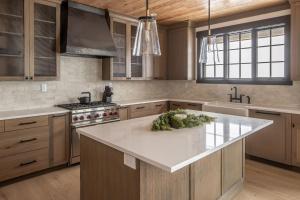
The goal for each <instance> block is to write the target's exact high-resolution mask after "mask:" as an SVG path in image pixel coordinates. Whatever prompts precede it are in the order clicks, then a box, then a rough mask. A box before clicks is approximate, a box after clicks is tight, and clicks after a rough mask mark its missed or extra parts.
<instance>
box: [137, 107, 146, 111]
mask: <svg viewBox="0 0 300 200" xmlns="http://www.w3.org/2000/svg"><path fill="white" fill-rule="evenodd" d="M144 108H145V107H144V106H142V107H137V108H136V109H137V110H140V109H144Z"/></svg>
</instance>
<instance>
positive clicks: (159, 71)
mask: <svg viewBox="0 0 300 200" xmlns="http://www.w3.org/2000/svg"><path fill="white" fill-rule="evenodd" d="M158 36H159V42H160V50H161V56H154V58H153V59H154V60H153V79H154V80H166V79H167V58H168V51H167V44H168V43H167V29H166V28H165V27H162V26H159V27H158Z"/></svg>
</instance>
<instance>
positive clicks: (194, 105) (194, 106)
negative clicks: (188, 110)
mask: <svg viewBox="0 0 300 200" xmlns="http://www.w3.org/2000/svg"><path fill="white" fill-rule="evenodd" d="M188 106H193V107H195V106H197V105H196V104H190V103H189V104H188Z"/></svg>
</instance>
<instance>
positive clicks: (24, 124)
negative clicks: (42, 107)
mask: <svg viewBox="0 0 300 200" xmlns="http://www.w3.org/2000/svg"><path fill="white" fill-rule="evenodd" d="M4 123H5V131H15V130H24V129H27V128H35V127H41V126H48V116H47V115H46V116H38V117H26V118H19V119H10V120H5V122H4Z"/></svg>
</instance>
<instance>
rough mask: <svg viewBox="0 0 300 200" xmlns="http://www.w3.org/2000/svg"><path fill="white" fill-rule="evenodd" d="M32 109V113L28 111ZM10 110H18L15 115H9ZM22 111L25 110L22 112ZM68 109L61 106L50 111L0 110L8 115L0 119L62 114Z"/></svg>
mask: <svg viewBox="0 0 300 200" xmlns="http://www.w3.org/2000/svg"><path fill="white" fill-rule="evenodd" d="M40 109H49V110H50V109H56V107H49V108H40ZM31 111H32V113H30V112H31ZM10 112H15V113H17V112H20V113H18V114H16V115H13V114H11V115H9V114H8V113H10ZM22 112H26V113H24V114H22ZM69 112H70V111H69V110H66V109H63V108H57V110H50V111H39V109H28V110H13V111H0V115H1V113H5V114H6V113H7V114H8V115H9V116H6V117H0V120H1V121H3V120H10V119H19V118H26V117H37V116H44V115H55V114H64V113H69Z"/></svg>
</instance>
